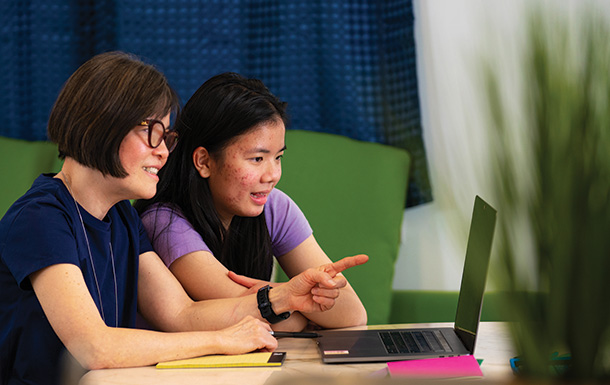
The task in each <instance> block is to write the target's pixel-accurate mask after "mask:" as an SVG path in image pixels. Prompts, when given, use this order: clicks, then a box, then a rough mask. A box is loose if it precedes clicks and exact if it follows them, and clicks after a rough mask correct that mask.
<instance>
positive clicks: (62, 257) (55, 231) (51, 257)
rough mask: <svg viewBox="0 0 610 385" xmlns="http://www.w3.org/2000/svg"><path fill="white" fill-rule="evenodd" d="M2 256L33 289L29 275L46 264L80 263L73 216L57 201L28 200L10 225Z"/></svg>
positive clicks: (21, 282) (18, 278)
mask: <svg viewBox="0 0 610 385" xmlns="http://www.w3.org/2000/svg"><path fill="white" fill-rule="evenodd" d="M5 237H6V238H5V239H4V240H3V241H2V242H3V243H4V247H3V248H2V259H3V261H4V262H5V264H6V266H7V267H8V269H9V270H10V271H11V274H12V275H13V277H15V280H16V281H17V282H18V283H19V285H20V286H21V287H22V288H23V289H30V288H31V284H30V281H29V279H26V278H28V276H29V275H30V274H32V273H34V272H36V271H38V270H40V269H43V268H45V267H48V266H51V265H55V264H59V263H71V264H74V265H77V266H78V265H79V259H78V255H77V248H76V240H75V238H74V233H73V232H72V225H71V220H70V218H69V217H68V216H67V215H66V213H65V211H64V209H63V208H62V207H60V205H59V204H58V203H55V202H49V201H45V200H41V201H36V202H29V203H28V204H26V205H24V206H23V207H21V208H20V209H19V211H18V212H17V213H15V215H14V216H13V220H12V222H11V223H10V224H8V225H7V231H6V233H5Z"/></svg>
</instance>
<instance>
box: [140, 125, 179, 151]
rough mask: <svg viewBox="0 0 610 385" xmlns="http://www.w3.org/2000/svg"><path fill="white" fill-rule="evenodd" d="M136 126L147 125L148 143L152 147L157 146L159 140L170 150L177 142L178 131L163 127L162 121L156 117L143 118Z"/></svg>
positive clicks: (159, 143) (159, 142)
mask: <svg viewBox="0 0 610 385" xmlns="http://www.w3.org/2000/svg"><path fill="white" fill-rule="evenodd" d="M138 126H144V127H148V145H149V146H150V147H152V148H157V147H159V146H160V145H161V142H163V141H165V146H166V147H167V150H168V151H169V152H172V151H173V150H174V148H176V144H178V133H177V132H176V131H174V130H168V129H166V128H165V125H164V124H163V122H161V121H160V120H157V119H146V120H143V121H142V122H141V123H140V124H138Z"/></svg>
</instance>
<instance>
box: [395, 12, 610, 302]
mask: <svg viewBox="0 0 610 385" xmlns="http://www.w3.org/2000/svg"><path fill="white" fill-rule="evenodd" d="M413 2H414V13H415V20H416V44H417V55H418V63H417V64H418V77H419V92H420V103H421V113H422V125H423V128H424V142H425V146H426V151H427V157H428V165H429V170H430V177H431V183H432V189H433V194H434V201H433V202H431V203H429V204H426V205H422V206H418V207H415V208H410V209H407V210H405V215H404V220H403V225H402V243H401V247H400V253H399V257H398V261H397V264H396V273H395V278H394V283H393V286H394V288H395V289H400V290H411V289H421V290H450V291H457V290H459V285H460V280H461V273H462V267H463V261H464V253H465V250H466V239H467V231H468V224H469V221H470V216H471V213H472V207H473V203H474V196H475V195H476V194H478V195H481V196H482V197H483V198H484V199H486V200H488V201H489V203H490V204H492V205H493V204H494V197H493V193H492V191H493V189H492V187H491V182H490V179H491V170H490V168H491V167H490V164H489V163H490V162H489V155H488V153H487V151H488V150H487V147H486V143H487V139H486V137H485V134H486V132H487V128H486V123H485V118H484V111H485V109H486V106H485V103H484V100H483V99H482V95H483V94H482V93H481V92H480V89H481V84H482V83H481V76H480V75H481V67H480V66H481V65H482V64H481V63H482V60H483V58H486V59H490V60H494V61H495V62H496V63H497V64H496V65H497V66H498V69H500V70H501V71H502V73H503V74H504V75H503V76H504V77H505V78H504V79H503V80H504V83H505V86H506V87H507V88H508V92H513V93H515V94H516V92H515V91H517V90H516V89H511V87H512V88H514V87H515V86H516V84H517V82H516V81H515V79H516V77H517V76H518V63H519V59H520V57H519V49H518V48H519V44H520V42H521V41H522V38H523V31H524V29H525V27H526V14H527V10H528V9H529V7H530V6H532V5H540V6H541V7H543V9H547V7H548V9H549V10H551V8H558V7H559V8H564V7H565V9H566V10H567V11H568V12H570V13H574V12H573V11H574V9H573V8H575V7H578V6H580V5H582V4H583V3H587V2H586V1H583V0H552V1H550V0H414V1H413ZM590 2H591V3H595V5H597V6H598V8H600V9H603V10H604V12H606V11H607V13H608V14H609V15H610V1H607V0H597V1H590ZM511 95H512V93H511ZM499 215H501V213H499ZM492 265H493V260H492ZM492 267H493V266H492ZM490 287H491V288H493V282H492V283H491V286H490V285H488V289H489V288H490Z"/></svg>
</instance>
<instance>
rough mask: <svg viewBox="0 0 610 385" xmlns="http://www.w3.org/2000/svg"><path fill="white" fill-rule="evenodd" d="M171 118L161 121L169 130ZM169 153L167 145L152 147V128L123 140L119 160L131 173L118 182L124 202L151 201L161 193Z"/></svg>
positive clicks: (137, 130) (141, 129)
mask: <svg viewBox="0 0 610 385" xmlns="http://www.w3.org/2000/svg"><path fill="white" fill-rule="evenodd" d="M169 119H170V116H169V114H167V115H166V116H165V117H164V118H163V119H160V120H161V121H162V122H163V124H164V125H165V127H169V124H170V121H169ZM168 155H169V152H168V150H167V147H166V146H165V142H162V143H161V145H159V147H157V148H152V147H150V146H149V144H148V127H147V126H136V127H134V128H133V129H132V130H131V131H130V132H129V133H128V134H127V135H126V136H125V138H124V139H123V141H122V142H121V146H120V147H119V159H120V160H121V164H122V165H123V168H124V169H125V171H127V173H128V174H129V175H128V176H127V177H125V178H120V179H118V185H119V188H120V189H121V194H122V195H123V196H124V197H125V198H124V199H149V198H152V197H153V196H154V195H155V193H156V192H157V183H158V182H159V177H158V176H157V173H158V172H159V170H160V169H161V167H163V165H165V162H166V161H167V157H168Z"/></svg>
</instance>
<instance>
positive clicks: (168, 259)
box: [142, 189, 312, 267]
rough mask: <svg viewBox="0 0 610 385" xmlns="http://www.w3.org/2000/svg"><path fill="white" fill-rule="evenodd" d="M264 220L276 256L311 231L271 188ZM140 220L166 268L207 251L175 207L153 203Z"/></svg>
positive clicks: (290, 203) (291, 203)
mask: <svg viewBox="0 0 610 385" xmlns="http://www.w3.org/2000/svg"><path fill="white" fill-rule="evenodd" d="M265 220H266V222H267V228H268V229H269V235H270V236H271V245H272V251H273V254H274V255H275V256H276V257H279V256H282V255H284V254H286V253H288V252H289V251H291V250H293V249H294V248H295V247H297V246H298V245H300V244H301V243H302V242H303V241H304V240H305V239H307V238H308V237H309V236H310V235H311V234H312V230H311V226H310V225H309V222H307V219H306V218H305V215H303V212H302V211H301V209H299V207H298V206H297V205H296V203H294V201H293V200H292V199H290V197H289V196H288V195H286V194H285V193H284V192H282V191H280V190H278V189H273V190H272V191H271V193H270V194H269V198H268V200H267V203H266V204H265ZM142 223H143V224H144V228H145V229H146V232H147V233H148V237H149V238H150V239H151V240H152V243H153V247H154V249H155V250H156V252H157V253H158V254H159V256H160V257H161V259H162V260H163V262H165V264H166V265H167V266H168V267H169V266H170V265H171V264H172V263H173V262H174V261H175V260H176V259H178V258H180V257H182V256H183V255H186V254H188V253H192V252H193V251H208V252H211V251H210V249H209V247H208V246H207V245H206V244H205V242H204V241H203V239H202V238H201V235H199V233H198V232H197V231H196V230H195V229H194V228H193V226H191V224H190V223H189V222H188V221H187V220H186V219H185V218H184V216H183V215H182V212H181V211H180V209H179V208H177V207H175V206H171V205H159V204H157V205H153V206H151V207H149V208H148V210H146V211H145V212H144V213H143V214H142Z"/></svg>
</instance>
